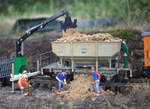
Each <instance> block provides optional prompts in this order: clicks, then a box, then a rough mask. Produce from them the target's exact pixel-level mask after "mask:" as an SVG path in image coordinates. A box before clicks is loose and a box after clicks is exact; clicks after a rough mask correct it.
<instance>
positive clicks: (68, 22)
mask: <svg viewBox="0 0 150 109" xmlns="http://www.w3.org/2000/svg"><path fill="white" fill-rule="evenodd" d="M60 23H61V29H62V30H63V31H66V29H69V28H76V27H77V19H74V21H73V22H72V20H71V17H70V16H69V15H67V16H66V17H65V21H64V23H63V22H60Z"/></svg>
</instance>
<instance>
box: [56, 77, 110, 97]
mask: <svg viewBox="0 0 150 109" xmlns="http://www.w3.org/2000/svg"><path fill="white" fill-rule="evenodd" d="M93 83H94V81H93V77H92V75H88V74H80V75H75V77H74V81H72V82H71V83H70V84H68V85H69V86H68V85H67V89H66V91H62V92H60V93H58V94H59V95H61V96H63V97H64V99H65V100H85V99H86V98H87V97H93V96H97V94H96V93H95V92H94V88H93ZM100 90H101V92H102V94H101V95H103V94H113V92H112V91H104V90H103V89H102V88H100Z"/></svg>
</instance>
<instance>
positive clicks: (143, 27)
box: [0, 0, 150, 34]
mask: <svg viewBox="0 0 150 109" xmlns="http://www.w3.org/2000/svg"><path fill="white" fill-rule="evenodd" d="M14 1H15V0H14ZM46 1H48V2H46V3H45V2H44V3H41V2H40V0H37V1H36V2H33V3H34V5H31V2H32V1H31V2H29V1H28V0H27V1H26V2H25V3H24V6H22V5H17V4H13V5H11V6H10V7H9V8H8V12H7V13H8V14H4V13H1V15H0V19H1V21H2V22H1V23H0V28H1V29H0V34H9V33H10V30H11V27H12V25H13V24H14V22H15V21H16V20H17V19H19V18H38V17H49V16H52V15H54V14H55V13H57V12H59V11H60V10H63V9H66V10H68V11H69V12H70V15H71V16H72V17H74V18H77V19H78V21H81V20H89V19H101V18H117V19H119V22H120V23H119V24H118V25H116V26H113V27H106V28H105V27H104V28H94V30H99V29H101V30H102V31H103V30H104V31H105V30H109V31H114V30H118V29H133V30H139V31H150V25H149V23H148V22H149V19H150V16H146V12H147V11H146V10H148V8H147V7H146V5H144V6H145V7H143V8H139V4H140V3H139V2H136V1H135V0H132V1H131V0H121V1H120V0H86V1H79V0H66V1H65V2H64V1H63V0H61V1H54V0H46ZM69 1H72V2H69ZM145 1H148V0H145ZM145 1H143V2H142V3H147V4H148V2H145ZM17 3H18V2H17ZM20 3H22V1H20ZM28 3H30V4H28ZM142 3H141V4H142ZM27 7H28V8H27ZM142 9H144V10H142ZM145 16H146V17H145Z"/></svg>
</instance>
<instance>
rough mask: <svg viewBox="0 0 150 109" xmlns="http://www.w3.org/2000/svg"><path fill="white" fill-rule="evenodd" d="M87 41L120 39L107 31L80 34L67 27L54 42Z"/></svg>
mask: <svg viewBox="0 0 150 109" xmlns="http://www.w3.org/2000/svg"><path fill="white" fill-rule="evenodd" d="M88 41H105V42H111V41H120V39H119V38H117V37H113V36H112V35H111V34H109V33H97V34H93V35H87V34H81V33H79V32H77V31H76V30H75V29H67V30H66V32H64V33H63V37H62V38H60V39H57V40H56V42H88Z"/></svg>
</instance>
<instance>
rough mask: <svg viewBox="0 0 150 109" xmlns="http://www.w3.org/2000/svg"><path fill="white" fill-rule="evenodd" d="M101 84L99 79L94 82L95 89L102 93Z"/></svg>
mask: <svg viewBox="0 0 150 109" xmlns="http://www.w3.org/2000/svg"><path fill="white" fill-rule="evenodd" d="M99 84H100V82H99V81H96V82H95V83H94V90H95V92H96V93H100V89H99Z"/></svg>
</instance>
